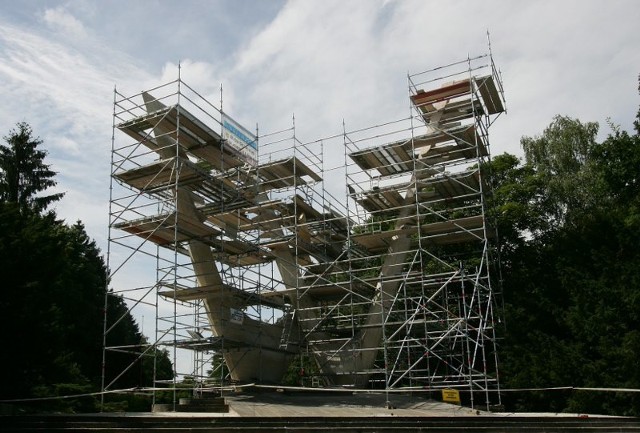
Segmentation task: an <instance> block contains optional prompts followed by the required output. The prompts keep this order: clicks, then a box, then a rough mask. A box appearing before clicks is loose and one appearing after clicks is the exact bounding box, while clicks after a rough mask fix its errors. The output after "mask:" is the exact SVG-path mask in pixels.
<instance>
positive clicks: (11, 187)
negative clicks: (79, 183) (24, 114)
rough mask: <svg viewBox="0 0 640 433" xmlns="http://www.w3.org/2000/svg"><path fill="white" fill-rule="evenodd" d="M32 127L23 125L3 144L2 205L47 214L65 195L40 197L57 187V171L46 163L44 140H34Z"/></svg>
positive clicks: (0, 159) (0, 163) (0, 169)
mask: <svg viewBox="0 0 640 433" xmlns="http://www.w3.org/2000/svg"><path fill="white" fill-rule="evenodd" d="M32 134H33V132H32V130H31V127H30V126H29V125H28V124H27V123H26V122H20V123H18V124H17V125H16V129H12V130H11V131H10V132H9V135H8V136H6V137H4V141H5V142H6V144H0V202H5V203H6V202H9V203H15V204H16V205H17V206H18V207H19V208H20V210H21V211H24V210H26V209H30V210H33V211H35V212H41V211H44V210H45V209H46V208H47V207H48V206H49V205H50V204H51V203H53V202H55V201H58V200H60V199H61V198H62V196H63V195H64V193H57V194H49V195H40V196H39V195H38V194H39V193H41V192H43V191H45V190H47V189H49V188H52V187H54V186H56V181H55V180H54V176H55V174H56V173H55V172H54V171H52V170H51V169H50V167H49V165H47V164H45V163H44V158H45V156H46V155H47V152H46V151H44V150H41V149H39V148H38V147H39V146H40V145H41V144H42V140H41V139H40V138H39V137H38V138H34V137H33V135H32Z"/></svg>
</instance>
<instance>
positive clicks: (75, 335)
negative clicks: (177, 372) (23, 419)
mask: <svg viewBox="0 0 640 433" xmlns="http://www.w3.org/2000/svg"><path fill="white" fill-rule="evenodd" d="M5 140H6V142H7V143H8V146H4V145H3V146H0V169H1V170H2V171H1V172H0V176H1V177H0V276H1V278H2V283H1V284H0V329H2V336H3V350H0V369H1V370H2V371H3V372H4V373H5V375H4V378H3V381H2V386H0V400H11V399H31V398H36V399H37V398H38V397H52V396H58V395H68V394H83V393H91V392H96V391H99V390H100V384H101V378H102V368H101V367H102V355H103V352H102V340H103V323H104V322H103V318H104V308H105V305H104V304H105V294H106V290H107V289H106V288H107V274H108V272H107V268H106V264H105V261H104V259H103V257H102V255H101V252H100V249H99V248H98V247H97V245H96V243H95V242H94V241H93V240H92V239H90V237H89V236H88V235H87V233H86V231H85V228H84V226H83V225H82V223H80V222H78V223H76V224H74V225H67V224H64V223H63V222H61V221H59V220H58V219H57V218H56V214H55V212H53V211H49V212H43V211H44V210H45V209H46V208H47V206H48V205H50V204H51V203H52V202H54V201H56V200H59V199H60V198H61V197H62V194H52V195H46V196H37V194H38V193H41V192H43V191H45V190H46V189H47V188H50V187H52V186H55V184H56V182H55V180H54V178H53V177H54V175H55V173H54V172H53V171H51V170H50V169H49V166H48V165H47V164H45V163H44V158H45V156H46V152H45V151H43V150H40V149H38V146H39V145H40V144H41V143H42V141H41V140H40V139H34V138H33V137H32V136H31V128H30V127H29V126H28V125H27V124H26V123H20V124H18V127H17V130H16V131H12V132H11V133H10V134H9V136H8V137H5ZM109 300H110V302H109V305H108V306H107V315H109V316H110V317H111V318H113V317H118V318H122V320H121V321H120V323H119V324H118V326H117V327H115V329H114V332H112V333H111V334H110V336H109V338H110V340H109V343H110V344H111V345H119V346H136V345H141V344H147V343H146V341H144V338H143V336H142V335H141V333H140V332H139V330H138V326H137V324H136V323H135V320H134V318H133V317H132V316H131V314H130V312H129V311H128V309H127V307H126V303H125V301H124V300H123V299H122V298H121V297H109ZM112 322H113V321H112ZM116 356H117V357H118V356H119V358H118V359H116V362H117V361H121V362H122V363H124V364H125V365H129V364H131V363H132V362H133V361H135V360H136V359H137V356H135V355H132V354H116ZM123 368H124V367H123ZM155 368H156V371H157V375H156V377H162V378H170V377H171V376H172V369H171V365H170V361H169V357H168V355H167V353H166V352H164V351H158V354H157V362H156V363H155ZM153 371H154V362H153V360H151V362H149V359H148V358H145V359H141V360H138V362H137V364H136V365H135V368H132V369H131V370H130V372H129V374H127V375H126V376H123V377H121V378H120V379H119V380H118V382H117V383H118V386H121V387H123V388H132V387H137V386H152V385H153V380H152V379H153ZM118 373H119V372H113V371H107V381H108V382H109V381H111V380H113V379H114V378H115V377H116V376H117V374H118ZM140 401H141V399H140V398H138V397H134V396H132V397H131V398H130V401H129V404H133V403H136V404H137V403H139V402H140ZM143 402H144V403H145V404H146V405H147V409H148V404H149V402H148V401H146V400H144V401H143ZM95 403H96V401H95V400H94V399H91V398H83V399H80V400H73V401H72V400H68V399H66V400H60V401H56V400H45V401H44V403H40V405H39V406H37V409H40V410H66V411H69V410H74V411H77V410H83V411H95V410H96V407H95ZM34 404H35V403H34ZM136 407H139V406H136ZM31 408H34V406H31Z"/></svg>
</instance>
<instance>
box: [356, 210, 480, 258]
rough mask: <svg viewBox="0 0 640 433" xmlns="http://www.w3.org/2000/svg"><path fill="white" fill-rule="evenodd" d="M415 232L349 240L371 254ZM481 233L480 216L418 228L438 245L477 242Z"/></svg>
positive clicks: (413, 229)
mask: <svg viewBox="0 0 640 433" xmlns="http://www.w3.org/2000/svg"><path fill="white" fill-rule="evenodd" d="M417 232H418V229H417V227H405V228H400V229H393V230H387V231H382V232H374V233H363V234H357V235H353V236H352V237H351V239H352V240H353V241H354V242H356V243H357V244H359V245H360V246H362V247H364V248H366V249H368V250H369V251H371V252H380V251H383V250H385V249H387V248H389V246H390V245H391V242H392V241H393V240H394V239H396V238H399V237H403V236H404V237H406V236H412V235H414V234H416V233H417ZM482 232H483V218H482V215H477V216H471V217H465V218H458V219H452V220H446V221H439V222H434V223H430V224H423V225H421V226H420V234H421V236H422V237H423V238H425V239H429V240H430V242H431V243H433V244H438V245H444V244H449V243H453V244H455V243H463V242H469V241H473V240H477V239H478V238H479V237H482ZM450 236H451V237H450Z"/></svg>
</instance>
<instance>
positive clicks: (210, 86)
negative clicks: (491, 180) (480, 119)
mask: <svg viewBox="0 0 640 433" xmlns="http://www.w3.org/2000/svg"><path fill="white" fill-rule="evenodd" d="M638 22H640V3H638V2H637V1H635V0H628V1H624V0H611V1H606V2H605V1H596V0H578V1H569V0H552V1H545V0H538V1H527V2H521V1H497V0H494V1H492V0H489V1H482V2H478V1H473V0H461V1H456V2H442V1H431V0H366V1H365V0H352V1H347V2H345V1H341V0H323V1H310V0H309V1H304V0H298V1H283V0H275V1H262V0H233V1H232V0H217V1H216V0H206V1H204V0H202V1H201V0H187V1H184V2H171V1H162V0H136V1H129V0H126V1H125V0H111V1H108V2H107V1H89V0H67V1H58V0H42V1H29V2H22V1H20V2H16V1H13V0H0V95H1V98H2V99H1V100H2V104H0V132H2V136H5V135H6V134H7V133H8V132H9V131H10V130H11V128H13V127H14V126H15V124H16V123H17V122H20V121H26V122H28V123H29V124H30V125H31V126H32V127H33V130H34V133H35V135H37V136H39V137H40V138H42V140H43V141H44V147H45V149H46V150H48V152H49V156H48V158H47V162H49V163H50V164H51V165H52V168H53V169H54V170H55V171H56V172H57V173H58V177H57V179H58V183H59V185H58V189H59V190H61V191H64V192H66V196H65V198H64V199H63V200H62V201H61V202H60V203H58V204H57V208H56V210H57V212H58V214H59V215H60V216H61V217H62V218H64V219H66V220H67V221H68V222H70V223H72V222H75V221H76V220H78V219H79V220H81V221H83V223H84V224H85V226H86V227H87V231H88V232H89V234H90V236H92V237H93V238H94V239H96V241H97V242H98V245H99V246H100V247H101V248H103V249H104V248H105V245H106V239H107V236H108V234H107V233H108V229H107V226H108V215H107V214H108V201H109V182H110V180H109V169H110V148H111V135H112V113H113V90H114V87H117V88H118V90H119V91H120V92H122V93H124V94H131V93H137V92H139V91H141V90H143V89H148V88H151V87H154V86H156V85H158V84H160V83H163V82H166V81H170V80H173V79H175V78H176V77H177V69H178V67H177V65H178V64H180V65H181V76H182V78H183V79H184V80H185V81H186V82H187V83H188V84H189V85H190V86H191V87H193V88H194V89H196V90H197V91H198V92H199V93H201V94H203V95H206V96H210V97H211V98H212V99H213V100H218V99H219V88H220V86H221V85H222V87H223V95H224V104H225V109H226V111H228V112H230V113H232V115H233V116H234V117H235V118H237V119H238V120H240V121H241V122H243V123H245V124H246V125H247V126H249V127H253V125H254V124H256V123H258V124H259V125H260V129H261V130H263V131H273V130H279V129H283V128H286V127H288V126H289V125H290V124H291V118H292V116H293V115H295V118H296V128H297V135H298V137H300V139H301V140H303V141H305V140H308V141H311V140H316V139H319V138H322V137H325V136H329V135H332V134H334V133H339V132H340V131H341V128H342V121H343V120H344V121H345V124H346V125H347V129H350V128H352V129H357V128H362V127H366V126H370V125H375V124H379V123H381V122H385V121H387V120H389V119H397V118H401V117H404V116H407V115H408V108H407V107H408V104H407V94H408V92H407V73H413V72H418V71H422V70H425V69H431V68H434V67H437V66H440V65H444V64H448V63H451V62H453V61H458V60H463V59H465V58H467V56H471V57H473V56H475V55H479V54H484V53H486V52H487V51H488V46H487V45H488V44H487V32H489V34H490V39H491V49H492V53H493V57H494V61H495V62H496V65H497V67H498V68H500V70H501V72H502V77H503V82H504V88H505V97H506V101H507V110H508V111H507V115H506V116H503V117H502V118H500V119H499V121H498V122H496V124H495V125H494V126H493V128H492V131H491V134H492V140H491V143H492V148H493V150H492V152H493V154H494V155H495V154H498V153H502V152H504V151H507V152H510V153H514V154H516V155H521V149H520V145H519V142H520V137H522V136H523V135H526V136H533V135H536V134H540V133H542V131H543V130H544V128H545V127H546V126H547V125H548V124H549V123H550V122H551V120H552V118H553V116H554V115H556V114H563V115H568V116H571V117H575V118H579V119H580V120H582V121H596V122H599V123H600V125H601V136H605V135H606V133H607V132H608V130H609V129H608V127H607V119H610V120H611V121H612V122H613V123H614V124H618V125H620V126H621V127H622V128H623V129H631V125H632V120H633V117H634V115H635V113H636V110H637V108H638V105H639V102H640V98H639V97H638V92H637V84H638V82H637V79H638V74H639V73H640V49H639V48H638V47H640V32H638V31H637V23H638Z"/></svg>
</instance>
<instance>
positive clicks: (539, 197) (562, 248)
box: [490, 116, 640, 416]
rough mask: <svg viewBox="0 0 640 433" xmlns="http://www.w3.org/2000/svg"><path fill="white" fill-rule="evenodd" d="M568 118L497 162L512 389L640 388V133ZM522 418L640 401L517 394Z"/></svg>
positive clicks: (624, 410)
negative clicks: (600, 128) (601, 135)
mask: <svg viewBox="0 0 640 433" xmlns="http://www.w3.org/2000/svg"><path fill="white" fill-rule="evenodd" d="M596 132H597V125H596V124H593V123H586V124H584V123H581V122H580V121H578V120H576V119H570V118H567V117H562V116H556V117H555V118H554V120H553V122H552V123H551V125H550V126H549V127H548V128H547V129H545V131H544V133H543V134H542V135H541V136H537V137H534V138H529V137H524V138H523V139H522V142H521V143H522V145H523V147H524V150H525V156H526V158H525V161H524V163H523V162H522V161H519V160H518V159H517V158H515V157H514V156H512V155H500V156H498V157H496V158H494V159H493V161H492V162H491V167H490V172H491V173H492V174H493V180H494V182H495V185H494V195H493V200H494V202H495V206H494V207H495V209H496V211H495V217H496V219H497V222H498V227H499V228H500V234H501V241H502V248H501V252H502V259H503V261H502V262H503V266H504V267H503V276H504V282H503V289H504V290H503V292H504V298H505V316H506V334H505V339H504V341H503V343H502V346H501V348H500V359H501V366H502V378H503V379H504V380H503V386H505V387H506V388H536V387H539V388H545V387H558V386H575V387H593V388H639V387H640V373H639V372H640V332H638V329H640V313H639V311H640V292H639V291H638V289H637V288H638V287H639V284H640V251H639V250H638V248H637V245H639V244H640V136H639V134H638V132H640V131H636V134H634V135H631V134H628V133H626V132H622V131H620V130H619V128H617V127H613V129H612V133H611V134H610V135H609V136H608V137H607V139H606V140H604V141H603V142H602V143H598V142H597V141H596V138H595V134H596ZM507 398H508V399H509V400H510V401H509V404H511V408H512V409H517V410H528V411H571V412H590V413H606V414H616V415H636V416H637V415H639V414H640V412H639V411H638V407H640V399H639V398H638V396H635V395H624V394H614V393H594V392H558V391H551V392H537V393H532V392H527V393H522V394H509V395H508V396H507Z"/></svg>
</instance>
